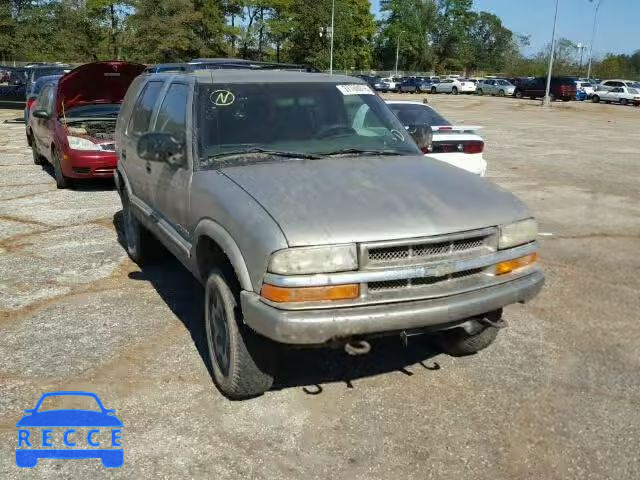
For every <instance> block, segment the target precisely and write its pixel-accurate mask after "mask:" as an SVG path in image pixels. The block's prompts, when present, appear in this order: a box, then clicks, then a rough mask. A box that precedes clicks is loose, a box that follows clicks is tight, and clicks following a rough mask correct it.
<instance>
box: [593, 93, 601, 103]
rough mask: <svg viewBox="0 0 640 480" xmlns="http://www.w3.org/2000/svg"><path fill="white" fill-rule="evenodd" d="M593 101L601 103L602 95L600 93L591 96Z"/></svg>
mask: <svg viewBox="0 0 640 480" xmlns="http://www.w3.org/2000/svg"><path fill="white" fill-rule="evenodd" d="M591 101H592V102H593V103H600V97H599V96H598V95H594V96H593V97H591Z"/></svg>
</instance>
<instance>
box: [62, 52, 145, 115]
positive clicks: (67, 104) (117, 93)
mask: <svg viewBox="0 0 640 480" xmlns="http://www.w3.org/2000/svg"><path fill="white" fill-rule="evenodd" d="M144 69H145V66H144V65H140V64H138V63H129V62H95V63H88V64H86V65H82V66H80V67H78V68H75V69H74V70H71V71H70V72H69V73H67V74H66V75H64V76H63V77H62V78H61V79H60V81H59V83H58V93H57V96H56V98H57V105H56V107H57V109H58V113H59V114H60V113H62V109H63V104H64V109H65V110H68V109H70V108H73V107H77V106H79V105H87V104H95V103H121V102H122V99H123V98H124V96H125V94H126V93H127V89H128V88H129V85H131V82H132V81H133V79H134V78H136V77H137V76H138V75H140V74H141V73H142V72H143V71H144Z"/></svg>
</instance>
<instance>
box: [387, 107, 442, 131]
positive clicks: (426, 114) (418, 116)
mask: <svg viewBox="0 0 640 480" xmlns="http://www.w3.org/2000/svg"><path fill="white" fill-rule="evenodd" d="M389 108H391V111H392V112H393V113H394V114H395V115H396V116H397V117H398V118H399V119H400V121H401V122H402V124H403V125H404V126H406V127H413V126H417V125H430V126H432V127H434V126H444V125H451V123H449V122H448V121H447V120H446V119H445V118H444V117H442V116H441V115H440V114H439V113H438V112H436V111H435V110H434V109H433V108H430V107H428V106H426V105H417V104H410V103H404V104H403V103H391V104H389Z"/></svg>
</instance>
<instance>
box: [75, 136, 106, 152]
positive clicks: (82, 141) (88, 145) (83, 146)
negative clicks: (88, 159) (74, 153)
mask: <svg viewBox="0 0 640 480" xmlns="http://www.w3.org/2000/svg"><path fill="white" fill-rule="evenodd" d="M67 141H68V142H69V148H71V150H100V145H98V144H96V143H93V142H92V141H91V140H87V139H86V138H82V137H71V136H68V137H67Z"/></svg>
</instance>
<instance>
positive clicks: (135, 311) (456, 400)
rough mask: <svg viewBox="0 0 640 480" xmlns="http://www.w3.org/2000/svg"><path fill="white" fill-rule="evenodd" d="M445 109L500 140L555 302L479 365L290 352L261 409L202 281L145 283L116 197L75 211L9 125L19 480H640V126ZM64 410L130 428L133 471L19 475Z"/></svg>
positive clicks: (93, 189) (8, 372)
mask: <svg viewBox="0 0 640 480" xmlns="http://www.w3.org/2000/svg"><path fill="white" fill-rule="evenodd" d="M403 98H406V99H411V100H421V99H422V98H423V96H412V95H404V96H403ZM427 98H428V99H429V101H430V102H431V104H432V105H433V106H435V107H436V108H437V109H438V110H440V111H441V113H443V114H444V115H445V116H446V117H448V118H449V119H450V120H452V121H454V122H456V123H458V122H464V123H467V124H474V125H482V126H484V129H483V130H482V133H483V135H484V136H485V137H486V141H487V147H486V150H485V158H486V159H487V160H488V162H489V170H488V171H489V179H490V180H491V181H493V182H496V183H497V184H499V185H500V186H502V187H504V188H506V189H509V190H512V191H514V192H515V193H516V194H517V195H519V196H520V197H521V198H522V199H524V200H525V201H526V202H527V203H528V204H529V205H530V206H531V208H532V209H533V211H534V212H535V214H536V215H537V217H538V219H539V222H540V230H541V232H542V233H543V236H541V237H540V241H541V244H542V251H541V257H542V262H543V264H544V267H545V269H546V274H547V283H546V286H545V288H544V290H543V293H542V294H541V295H540V296H539V297H538V298H537V299H536V300H535V301H533V302H532V303H530V304H527V305H516V306H512V307H509V308H508V309H506V311H505V317H506V319H507V321H508V323H509V328H507V329H506V330H504V331H503V332H502V333H501V335H500V336H499V338H498V340H497V342H496V344H495V345H494V346H492V347H491V348H490V349H488V350H486V351H484V352H482V353H480V354H478V355H476V356H473V357H469V358H464V359H454V358H450V357H447V356H444V355H437V354H435V353H433V351H432V350H431V349H430V347H429V343H428V342H427V341H426V340H425V339H424V338H412V339H410V343H409V348H407V349H405V348H404V347H403V346H402V345H401V342H400V340H399V339H396V338H393V339H388V340H385V341H381V342H378V343H376V344H374V348H373V351H372V353H371V354H370V355H368V356H366V357H362V358H356V359H353V358H349V357H347V356H346V355H345V354H344V353H343V352H340V351H324V350H314V351H298V352H290V353H288V354H286V355H285V357H284V359H283V366H284V368H283V371H282V374H281V376H280V378H278V381H277V385H276V387H275V388H274V389H273V391H271V392H269V393H267V394H266V395H264V396H262V397H260V398H256V399H254V400H249V401H244V402H230V401H228V400H226V399H225V398H224V397H222V396H221V395H220V394H219V393H218V391H217V390H216V389H215V387H214V385H213V383H212V381H211V377H210V376H209V373H208V371H207V368H206V367H205V363H204V360H203V357H204V356H205V353H204V352H205V349H204V346H203V341H202V325H201V323H200V308H201V307H200V303H201V301H202V293H201V291H200V289H199V288H198V287H197V286H196V285H195V284H194V282H193V281H192V280H191V278H190V276H189V274H188V273H187V272H186V271H185V270H184V269H183V268H182V267H181V266H180V265H178V264H177V263H176V262H175V261H171V260H168V261H167V262H166V263H165V264H164V265H159V266H155V267H153V268H145V269H144V270H143V271H140V269H139V268H138V267H137V266H136V265H135V264H133V263H132V262H131V261H130V260H129V259H128V257H127V256H126V255H125V253H124V251H123V249H122V247H121V246H120V243H119V242H118V237H117V234H116V229H115V228H114V223H117V221H118V212H119V210H120V204H119V201H118V198H117V195H116V193H115V191H114V190H113V186H112V185H111V184H98V185H91V186H84V187H82V188H81V189H79V190H77V191H59V190H56V188H55V185H54V181H53V179H52V177H51V172H50V171H48V170H46V169H42V168H41V167H38V166H36V165H34V164H33V162H32V159H31V153H30V150H29V149H28V148H27V144H26V141H25V136H24V126H23V125H22V124H19V123H1V122H2V121H3V120H5V119H12V118H15V117H18V116H20V112H17V111H8V110H3V111H0V478H3V479H9V478H70V477H74V478H88V477H90V476H91V477H94V478H101V477H110V478H111V477H112V478H152V477H162V478H186V477H191V478H203V477H207V478H216V479H225V478H256V479H262V478H264V479H273V478H282V479H298V478H306V479H312V478H319V479H324V478H349V479H373V478H404V479H408V478H419V479H431V478H433V479H490V480H498V479H532V480H533V479H536V480H539V479H580V480H587V479H594V480H603V479H612V480H623V479H638V478H640V448H639V446H640V373H639V372H640V313H639V312H640V275H638V272H639V271H640V255H639V253H640V148H639V146H640V128H639V126H640V121H639V120H640V108H633V107H620V106H614V105H594V104H578V103H569V104H562V103H556V104H554V106H553V108H551V109H548V110H547V109H543V108H541V107H540V106H539V102H532V101H529V100H523V101H518V100H514V99H502V98H488V97H473V96H471V97H470V96H449V95H438V96H432V95H429V96H427ZM452 195H455V192H452ZM53 390H85V391H91V392H95V393H97V394H98V395H99V396H100V398H101V399H102V401H103V402H104V404H105V406H106V407H107V408H113V409H115V411H116V414H117V416H118V418H120V419H121V420H122V422H123V424H124V428H123V432H122V443H123V448H124V452H125V463H124V466H123V467H122V468H121V469H110V470H106V469H104V468H103V467H102V466H101V464H100V462H99V461H98V460H41V461H40V463H39V464H38V466H37V467H36V468H35V469H32V470H22V469H18V468H17V467H16V466H15V464H14V450H15V448H16V446H17V428H16V426H15V425H16V421H17V420H18V419H19V418H20V417H21V416H22V415H23V410H24V409H25V408H33V406H34V405H35V402H36V401H37V399H38V398H39V397H40V395H41V394H42V393H43V392H47V391H53Z"/></svg>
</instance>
